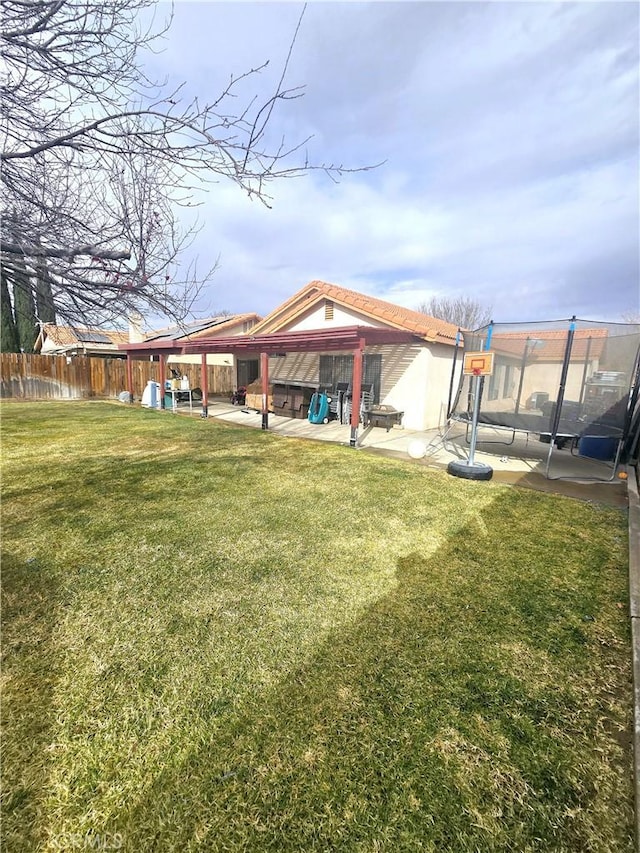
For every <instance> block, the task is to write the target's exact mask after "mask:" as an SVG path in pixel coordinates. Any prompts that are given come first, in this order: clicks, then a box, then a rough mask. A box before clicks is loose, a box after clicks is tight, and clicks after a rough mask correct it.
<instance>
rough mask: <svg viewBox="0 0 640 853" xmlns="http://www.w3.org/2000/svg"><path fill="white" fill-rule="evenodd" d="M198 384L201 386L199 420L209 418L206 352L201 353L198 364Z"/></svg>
mask: <svg viewBox="0 0 640 853" xmlns="http://www.w3.org/2000/svg"><path fill="white" fill-rule="evenodd" d="M200 374H201V375H200V384H201V385H202V412H201V414H200V417H201V418H208V417H209V384H208V378H209V377H208V375H207V354H206V352H203V353H202V358H201V362H200Z"/></svg>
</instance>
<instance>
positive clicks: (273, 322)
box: [251, 281, 458, 344]
mask: <svg viewBox="0 0 640 853" xmlns="http://www.w3.org/2000/svg"><path fill="white" fill-rule="evenodd" d="M324 300H330V301H331V302H334V303H336V304H338V305H342V306H344V307H345V308H350V309H352V310H355V311H357V312H359V313H360V314H362V315H364V316H365V317H368V318H369V319H370V320H373V321H377V322H378V323H381V324H384V325H385V326H389V327H391V328H393V329H400V330H402V331H407V332H411V333H412V334H414V335H417V336H418V337H420V338H424V339H425V340H428V341H438V342H440V343H446V344H454V343H455V340H456V334H457V332H458V327H457V326H455V325H453V323H447V322H446V321H445V320H439V319H437V318H436V317H429V316H428V315H426V314H421V313H420V312H418V311H411V310H410V309H409V308H402V307H401V306H400V305H394V304H392V303H391V302H385V301H384V300H382V299H378V298H377V297H375V296H367V295H366V294H364V293H357V292H356V291H355V290H349V289H347V288H346V287H339V286H338V285H337V284H329V283H328V282H326V281H312V282H310V283H309V284H307V285H306V286H305V287H303V288H302V290H299V291H298V292H297V293H294V295H293V296H292V297H291V298H290V299H287V300H286V302H283V303H282V305H280V306H279V307H278V308H276V309H275V310H274V311H272V312H271V313H270V314H268V315H267V316H266V317H265V318H264V320H262V321H261V322H260V323H258V324H257V325H256V326H254V327H253V329H252V330H251V331H252V333H253V334H257V335H265V334H271V333H273V332H280V331H282V330H284V329H286V328H287V327H288V326H290V325H291V324H292V323H293V322H294V321H295V320H296V319H297V318H299V317H300V316H301V315H303V314H304V313H305V312H307V311H308V310H309V309H310V308H312V307H314V306H315V305H318V304H320V303H322V302H323V301H324Z"/></svg>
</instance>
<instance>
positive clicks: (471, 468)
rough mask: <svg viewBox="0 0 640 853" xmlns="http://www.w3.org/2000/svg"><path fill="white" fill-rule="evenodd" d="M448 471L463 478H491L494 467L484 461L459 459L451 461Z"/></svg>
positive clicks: (453, 475)
mask: <svg viewBox="0 0 640 853" xmlns="http://www.w3.org/2000/svg"><path fill="white" fill-rule="evenodd" d="M447 473H449V474H451V476H452V477H460V478H461V479H463V480H490V479H491V478H492V477H493V468H492V467H491V466H490V465H483V464H482V462H474V463H473V464H472V465H470V464H469V463H468V462H459V461H458V460H457V459H456V460H454V461H453V462H449V464H448V465H447Z"/></svg>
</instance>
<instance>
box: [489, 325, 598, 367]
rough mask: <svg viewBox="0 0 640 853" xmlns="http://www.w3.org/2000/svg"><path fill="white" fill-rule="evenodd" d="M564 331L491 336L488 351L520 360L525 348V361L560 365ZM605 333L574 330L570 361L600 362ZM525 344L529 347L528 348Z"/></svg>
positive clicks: (596, 330) (506, 333)
mask: <svg viewBox="0 0 640 853" xmlns="http://www.w3.org/2000/svg"><path fill="white" fill-rule="evenodd" d="M567 336H568V330H567V329H548V330H540V329H535V330H534V329H529V330H528V331H526V332H525V331H522V332H504V333H500V332H497V333H494V335H493V337H492V339H491V349H492V350H494V351H495V352H497V353H501V354H503V355H512V356H514V357H521V356H523V355H524V351H525V346H526V348H527V361H529V362H532V361H562V360H563V359H564V354H565V350H566V347H567ZM607 337H608V331H607V329H602V328H600V329H576V330H575V332H574V333H573V342H572V345H571V358H572V359H580V358H586V357H587V355H588V356H589V358H601V356H602V353H603V351H604V347H605V344H606V342H607ZM527 341H529V344H528V345H527Z"/></svg>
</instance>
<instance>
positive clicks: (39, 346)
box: [34, 323, 129, 352]
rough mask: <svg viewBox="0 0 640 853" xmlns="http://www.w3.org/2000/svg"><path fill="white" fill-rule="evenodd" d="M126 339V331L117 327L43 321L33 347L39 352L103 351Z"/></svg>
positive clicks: (124, 341) (116, 345) (114, 347)
mask: <svg viewBox="0 0 640 853" xmlns="http://www.w3.org/2000/svg"><path fill="white" fill-rule="evenodd" d="M128 340H129V334H128V332H125V331H121V330H119V329H88V328H81V327H78V326H57V325H55V324H54V323H43V324H42V327H41V329H40V333H39V334H38V337H37V339H36V343H35V346H34V349H35V350H36V351H41V352H42V350H43V348H44V349H46V350H48V351H49V352H54V351H56V350H57V351H61V352H62V351H67V350H74V349H82V350H90V351H92V352H104V351H109V350H117V348H118V344H123V343H126V342H127V341H128ZM45 344H46V347H45Z"/></svg>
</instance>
